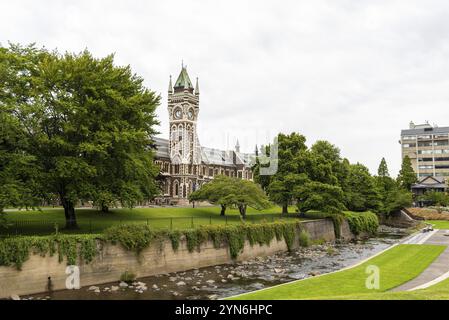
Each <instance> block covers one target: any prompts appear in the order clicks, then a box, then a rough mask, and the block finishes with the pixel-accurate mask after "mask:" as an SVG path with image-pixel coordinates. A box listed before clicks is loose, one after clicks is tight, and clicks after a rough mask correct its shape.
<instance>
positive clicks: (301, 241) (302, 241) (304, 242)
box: [299, 230, 310, 247]
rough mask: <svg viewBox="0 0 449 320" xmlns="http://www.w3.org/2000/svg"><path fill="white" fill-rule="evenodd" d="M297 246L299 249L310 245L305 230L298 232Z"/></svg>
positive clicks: (308, 235) (308, 236)
mask: <svg viewBox="0 0 449 320" xmlns="http://www.w3.org/2000/svg"><path fill="white" fill-rule="evenodd" d="M299 245H300V246H301V247H308V246H309V245H310V234H309V233H308V232H307V231H306V230H301V231H300V232H299Z"/></svg>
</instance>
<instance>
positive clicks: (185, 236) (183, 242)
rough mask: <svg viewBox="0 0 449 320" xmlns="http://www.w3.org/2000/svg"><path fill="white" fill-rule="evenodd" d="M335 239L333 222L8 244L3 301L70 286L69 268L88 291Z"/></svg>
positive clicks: (139, 231) (0, 276)
mask: <svg viewBox="0 0 449 320" xmlns="http://www.w3.org/2000/svg"><path fill="white" fill-rule="evenodd" d="M339 227H340V228H339V230H338V233H339V234H341V236H342V238H344V239H352V238H354V235H353V234H352V233H351V231H350V228H349V224H348V223H347V221H344V222H343V223H342V224H341V225H340V226H339ZM335 234H336V232H335V229H334V223H333V221H332V220H330V219H321V220H311V221H289V222H287V221H285V222H275V223H261V224H243V225H235V226H227V227H219V226H217V227H207V228H206V227H200V228H199V229H194V230H185V231H184V232H177V231H176V232H173V233H168V234H167V233H165V232H160V231H156V232H152V231H151V230H150V229H146V228H144V227H142V226H128V227H127V226H125V227H122V226H117V227H116V228H114V229H111V230H109V232H108V233H106V234H104V235H102V236H101V237H100V236H99V237H96V236H89V237H87V236H83V237H81V238H79V237H78V236H77V237H75V236H64V237H63V238H58V237H47V238H41V237H37V238H29V239H27V238H23V237H20V238H17V239H7V240H3V241H2V242H1V244H2V245H3V246H5V248H4V249H5V250H3V249H2V250H1V251H2V252H3V253H5V254H7V255H9V256H4V257H3V258H2V261H3V263H9V265H10V266H3V267H0V283H1V284H2V285H1V286H0V297H2V298H5V297H9V296H11V295H24V294H32V293H39V292H46V291H47V290H48V284H49V281H48V280H49V279H50V280H51V285H52V287H53V289H54V290H61V289H65V288H66V279H67V274H66V266H67V265H68V264H69V265H76V266H78V268H79V271H80V276H81V285H82V286H91V285H97V284H101V283H109V282H113V281H117V280H118V279H120V277H121V276H122V275H123V274H124V273H125V272H129V273H133V274H135V275H136V277H138V278H142V277H148V276H151V275H156V274H163V273H167V272H180V271H186V270H190V269H195V268H202V267H207V266H215V265H221V264H229V263H234V262H236V261H237V262H238V261H244V260H249V259H252V258H255V257H264V256H268V255H272V254H274V253H277V252H285V251H289V250H293V249H296V248H298V247H299V246H300V245H301V243H302V242H304V241H305V242H307V243H313V242H320V243H323V242H332V241H335V239H336V238H335ZM100 239H102V240H100ZM302 244H303V245H304V243H302ZM30 251H31V252H30ZM14 252H15V253H14ZM25 253H27V254H29V257H25V256H24V254H25ZM5 259H6V260H5ZM8 259H16V260H15V262H13V261H14V260H8Z"/></svg>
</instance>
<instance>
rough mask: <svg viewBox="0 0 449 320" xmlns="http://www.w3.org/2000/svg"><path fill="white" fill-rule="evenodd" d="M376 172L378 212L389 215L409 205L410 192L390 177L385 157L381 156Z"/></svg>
mask: <svg viewBox="0 0 449 320" xmlns="http://www.w3.org/2000/svg"><path fill="white" fill-rule="evenodd" d="M377 174H378V175H377V176H376V177H374V179H375V181H376V185H377V189H378V191H379V195H380V202H381V206H380V208H379V210H378V211H379V212H382V213H384V214H386V215H390V214H392V213H394V212H397V211H398V210H401V209H403V208H405V207H409V206H411V204H412V202H413V199H412V193H411V192H410V191H409V190H407V189H404V188H402V187H401V186H400V184H399V182H398V181H397V180H394V179H393V178H391V177H390V173H389V171H388V165H387V162H386V161H385V158H382V160H381V162H380V164H379V169H378V170H377Z"/></svg>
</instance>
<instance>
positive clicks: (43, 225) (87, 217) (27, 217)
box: [0, 207, 294, 235]
mask: <svg viewBox="0 0 449 320" xmlns="http://www.w3.org/2000/svg"><path fill="white" fill-rule="evenodd" d="M280 212H281V209H280V208H279V207H273V208H271V209H267V210H263V211H256V210H254V209H251V208H248V211H247V222H249V223H256V222H262V221H274V220H276V219H281V218H282V217H281V214H280ZM290 212H292V213H293V212H294V209H293V208H291V209H290ZM76 215H77V220H78V225H79V227H80V229H79V230H75V231H70V233H99V232H101V231H103V230H104V229H105V228H108V227H110V226H112V225H116V224H119V223H122V224H125V223H126V224H130V223H145V224H149V225H150V226H152V227H153V228H155V229H186V228H192V227H198V226H200V225H211V224H212V225H216V224H235V223H242V220H241V219H240V214H239V212H238V210H235V209H228V210H227V211H226V217H221V216H220V208H218V207H200V208H186V207H157V208H134V209H113V210H111V211H110V213H106V214H105V213H102V212H100V211H97V210H93V209H77V210H76ZM290 218H291V217H290ZM6 219H7V221H8V222H9V223H11V226H10V228H9V229H8V230H0V232H2V233H9V234H24V235H39V234H40V235H42V234H49V233H52V232H54V230H55V226H54V225H55V223H56V224H57V225H58V227H59V229H62V228H63V227H64V225H65V218H64V211H63V209H61V208H54V209H53V208H45V209H42V211H37V210H35V211H12V212H10V211H8V212H7V213H6ZM283 219H289V218H283ZM60 231H62V232H66V231H64V230H60Z"/></svg>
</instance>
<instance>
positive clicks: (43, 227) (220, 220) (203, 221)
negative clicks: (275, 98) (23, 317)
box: [0, 214, 299, 237]
mask: <svg viewBox="0 0 449 320" xmlns="http://www.w3.org/2000/svg"><path fill="white" fill-rule="evenodd" d="M298 217H299V216H298V215H296V214H282V215H281V214H251V215H247V216H246V219H242V218H241V216H238V215H225V216H218V215H208V216H189V217H166V218H165V217H164V218H137V219H133V218H131V219H130V220H124V219H111V218H109V217H104V218H103V217H100V218H97V219H78V221H77V224H78V227H79V228H78V229H76V230H65V229H64V227H65V220H62V219H61V220H45V219H43V220H37V219H36V220H14V221H8V227H7V228H2V227H0V236H3V237H5V236H6V237H7V236H14V235H49V234H54V233H57V232H59V233H91V234H93V233H100V232H102V231H103V230H104V229H106V228H108V227H111V226H114V225H125V224H127V225H130V224H147V225H149V226H150V227H152V228H153V229H155V230H161V229H165V230H174V229H190V228H195V227H198V226H203V225H228V224H237V223H260V222H274V221H277V220H281V219H286V218H290V219H291V218H298Z"/></svg>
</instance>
